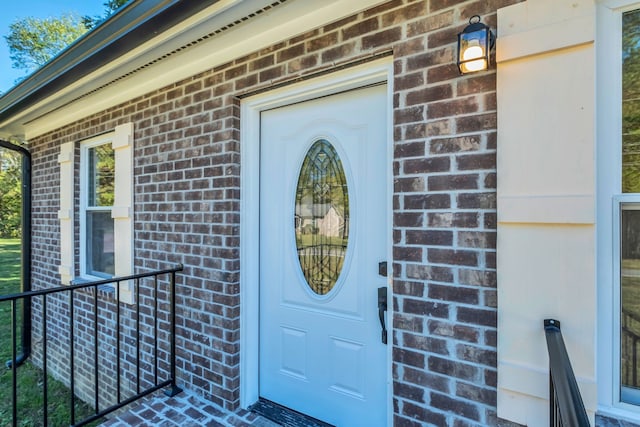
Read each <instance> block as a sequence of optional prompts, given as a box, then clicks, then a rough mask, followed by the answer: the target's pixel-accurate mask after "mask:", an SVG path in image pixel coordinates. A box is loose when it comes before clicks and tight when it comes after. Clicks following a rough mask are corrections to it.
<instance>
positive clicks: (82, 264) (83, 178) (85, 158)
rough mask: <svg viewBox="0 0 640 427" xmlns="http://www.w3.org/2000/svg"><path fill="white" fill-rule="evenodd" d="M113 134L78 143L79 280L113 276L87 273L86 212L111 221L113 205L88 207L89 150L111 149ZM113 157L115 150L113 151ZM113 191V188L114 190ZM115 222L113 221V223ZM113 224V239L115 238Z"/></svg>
mask: <svg viewBox="0 0 640 427" xmlns="http://www.w3.org/2000/svg"><path fill="white" fill-rule="evenodd" d="M113 139H114V133H113V132H111V133H109V134H105V135H101V136H99V137H95V138H91V139H88V140H84V141H82V142H81V143H80V177H79V184H80V197H79V223H80V234H79V239H80V240H79V259H78V262H79V272H80V278H81V279H85V280H101V279H105V278H110V277H114V275H108V274H105V275H96V274H91V273H90V272H87V256H88V250H87V234H88V231H87V212H109V213H110V216H111V219H112V220H113V208H114V205H111V206H108V207H97V208H94V207H89V206H88V202H89V177H88V173H89V150H90V149H91V148H95V147H99V146H101V145H106V144H110V145H111V148H112V149H113ZM114 155H115V150H114ZM116 169H117V165H116V166H115V167H114V187H115V174H116V173H117V171H116ZM114 191H115V188H114ZM114 204H115V202H114ZM114 222H115V221H114ZM115 232H116V231H115V223H114V238H115Z"/></svg>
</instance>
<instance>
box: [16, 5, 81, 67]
mask: <svg viewBox="0 0 640 427" xmlns="http://www.w3.org/2000/svg"><path fill="white" fill-rule="evenodd" d="M85 32H87V27H86V26H85V25H84V23H83V22H82V19H81V18H79V17H77V16H74V15H63V16H61V17H59V18H45V19H39V18H31V17H29V18H24V19H20V20H17V21H16V22H14V23H13V24H11V25H10V26H9V35H8V36H5V39H6V41H7V44H8V45H9V54H10V58H11V62H12V64H11V65H12V67H13V68H16V69H18V70H25V71H26V72H27V73H28V72H32V71H34V70H36V69H37V68H39V67H41V66H42V65H44V64H46V63H47V62H48V61H49V60H50V59H51V58H53V57H54V56H56V55H57V54H58V53H59V52H60V51H62V49H64V48H65V47H67V46H68V45H69V44H71V43H72V42H73V41H75V40H76V39H77V38H78V37H80V36H81V35H82V34H84V33H85Z"/></svg>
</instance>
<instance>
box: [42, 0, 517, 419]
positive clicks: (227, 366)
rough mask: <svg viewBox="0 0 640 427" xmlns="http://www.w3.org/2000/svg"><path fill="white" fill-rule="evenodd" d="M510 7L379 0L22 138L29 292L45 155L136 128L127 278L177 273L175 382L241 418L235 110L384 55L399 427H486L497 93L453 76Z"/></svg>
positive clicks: (45, 187)
mask: <svg viewBox="0 0 640 427" xmlns="http://www.w3.org/2000/svg"><path fill="white" fill-rule="evenodd" d="M516 1H517V0H496V1H484V0H480V1H453V0H430V1H411V0H394V1H390V2H387V3H384V4H383V5H381V6H379V7H376V8H374V9H372V10H368V11H365V12H362V13H359V14H358V15H355V16H351V17H348V18H346V19H342V20H340V21H338V22H335V23H332V24H329V25H326V26H324V27H322V28H317V29H312V30H310V31H309V32H307V33H305V34H302V35H300V36H298V37H296V38H294V39H291V40H289V41H286V42H282V43H279V44H277V45H274V46H271V47H270V48H268V49H264V50H262V51H259V52H255V53H253V54H250V55H248V56H246V57H243V58H239V59H237V60H235V61H233V62H231V63H228V64H224V65H222V66H219V67H217V68H215V69H213V70H211V71H209V72H206V73H203V74H200V75H197V76H194V77H193V78H191V79H187V80H184V81H181V82H178V83H176V84H174V85H171V86H169V87H166V88H163V89H161V90H158V91H155V92H153V93H150V94H148V95H147V96H144V97H140V98H138V99H135V100H132V101H130V102H128V103H127V104H124V105H120V106H117V107H114V108H112V109H109V110H107V111H104V112H102V113H100V114H97V115H95V116H92V117H88V118H86V119H85V120H82V121H80V122H77V123H74V124H71V125H69V126H68V127H65V128H63V129H60V130H58V131H56V132H53V133H50V134H48V135H45V136H42V137H40V138H38V139H36V140H34V141H31V144H32V151H33V155H34V169H35V170H36V174H38V173H39V174H41V176H40V177H38V176H36V179H35V183H34V188H35V191H34V194H35V195H36V196H35V197H36V199H37V197H39V196H38V195H40V194H41V195H43V197H47V198H48V199H50V200H49V201H48V202H42V203H35V204H34V270H35V273H36V274H35V275H34V280H35V281H36V282H37V283H38V286H53V285H54V284H55V283H54V282H55V281H54V280H52V277H53V278H55V277H56V276H57V271H56V269H57V265H56V264H55V262H51V261H52V260H55V259H58V255H57V254H56V250H57V243H56V242H57V240H56V239H57V234H56V233H57V232H58V229H57V221H56V216H55V213H56V212H57V210H53V209H56V208H55V206H56V197H57V194H58V189H57V187H56V182H55V176H56V173H57V164H56V163H55V158H54V157H55V155H56V154H57V153H56V151H55V147H57V146H58V145H59V144H60V143H63V142H67V141H81V140H82V139H85V138H88V137H91V136H93V135H96V134H99V133H101V132H105V131H109V130H111V129H113V128H114V127H115V126H116V125H117V124H121V123H125V122H129V121H131V122H133V123H134V128H135V160H134V162H135V170H134V175H135V182H134V185H135V225H134V226H135V259H136V260H135V262H136V270H137V271H146V270H150V269H158V268H164V267H166V266H167V265H171V264H174V263H178V262H181V263H183V264H184V265H185V271H184V274H182V279H181V280H182V281H181V286H180V287H179V291H178V297H177V303H178V314H179V320H178V341H177V345H178V348H179V351H178V376H179V383H180V384H183V385H186V387H188V388H190V389H191V390H194V391H196V392H197V393H199V394H201V395H203V396H205V397H206V398H209V399H211V400H213V401H214V402H216V403H218V404H220V405H223V406H225V407H226V408H228V409H236V408H237V407H238V406H239V383H240V380H239V374H240V373H239V350H240V348H239V345H240V341H239V334H240V294H239V291H240V286H241V284H240V283H239V270H240V264H239V238H238V236H239V209H240V154H239V153H240V147H239V141H240V135H239V128H240V109H239V106H240V101H239V99H240V97H241V96H243V95H245V94H249V93H253V92H255V91H258V90H265V89H268V88H269V87H271V86H273V85H277V84H282V83H286V82H288V81H291V80H294V79H299V78H304V77H306V76H312V75H314V74H317V73H320V72H327V71H330V70H331V69H333V68H336V67H341V66H347V65H348V64H351V63H357V62H362V61H366V60H368V59H370V58H373V57H376V56H382V55H391V56H392V58H393V63H394V70H395V77H394V81H393V82H392V83H393V85H394V90H395V93H394V105H393V109H394V114H393V117H394V118H393V120H394V129H393V130H394V140H395V141H394V144H395V152H394V164H393V166H394V175H395V176H394V216H393V218H394V219H393V227H394V229H393V239H394V242H393V254H394V255H393V256H394V260H393V276H394V285H393V292H394V294H393V304H394V309H395V316H394V319H393V328H394V329H393V346H394V347H393V376H394V378H393V380H394V386H393V390H394V396H393V408H394V412H395V415H394V420H395V421H394V423H395V425H397V426H418V425H424V423H425V422H428V423H433V424H436V425H456V426H467V425H470V426H471V425H476V426H479V425H495V424H496V423H497V420H496V414H495V413H496V381H497V372H496V335H497V333H496V306H497V297H496V276H495V262H496V256H495V244H496V243H495V242H496V236H495V228H496V214H495V212H496V211H495V203H496V202H495V186H496V173H495V149H496V94H495V84H496V82H495V73H494V72H493V71H489V72H485V73H480V74H477V75H470V76H460V75H459V74H458V71H457V68H456V65H455V42H456V34H457V33H458V32H459V31H461V30H462V28H464V26H465V25H466V24H467V21H468V18H469V17H470V16H472V15H474V14H480V15H482V19H483V22H486V23H488V24H489V25H491V27H492V28H495V27H496V25H495V24H496V14H495V11H496V9H498V8H500V7H503V6H506V5H508V4H511V3H515V2H516ZM59 354H60V355H61V356H60V360H63V357H62V355H63V354H64V350H63V349H60V350H59ZM62 366H64V364H63V365H62Z"/></svg>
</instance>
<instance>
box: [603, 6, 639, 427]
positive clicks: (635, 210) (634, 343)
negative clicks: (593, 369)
mask: <svg viewBox="0 0 640 427" xmlns="http://www.w3.org/2000/svg"><path fill="white" fill-rule="evenodd" d="M598 18H599V21H600V22H599V26H600V36H599V37H600V40H599V46H598V47H599V57H598V71H599V78H598V86H599V87H598V97H599V100H598V102H599V110H598V116H599V117H598V127H599V129H598V152H597V161H598V200H599V202H598V204H599V206H598V251H599V258H598V270H599V272H598V287H599V292H598V304H599V309H598V310H599V336H598V341H599V345H598V347H599V358H598V359H599V365H598V378H599V386H598V388H599V393H598V395H599V403H600V408H601V409H602V410H604V412H605V413H607V412H610V413H611V414H614V415H623V416H631V415H630V414H631V413H633V418H634V419H635V418H636V417H638V414H640V2H638V1H637V0H636V1H634V2H627V1H621V0H603V1H602V3H601V5H600V8H599V15H598Z"/></svg>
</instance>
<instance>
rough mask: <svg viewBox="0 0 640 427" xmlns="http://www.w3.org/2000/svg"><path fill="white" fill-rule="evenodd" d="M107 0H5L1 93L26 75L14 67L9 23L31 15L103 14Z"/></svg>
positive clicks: (0, 26) (0, 30)
mask: <svg viewBox="0 0 640 427" xmlns="http://www.w3.org/2000/svg"><path fill="white" fill-rule="evenodd" d="M104 2H105V0H3V1H2V13H0V92H7V91H8V90H9V89H11V88H12V87H13V86H14V84H15V82H16V79H18V78H20V77H22V76H24V71H23V70H16V69H13V68H11V59H10V58H9V48H8V47H7V42H6V40H5V36H7V35H8V34H9V25H11V23H13V22H15V21H16V20H18V19H22V18H26V17H29V16H32V17H35V18H48V17H54V16H60V15H63V14H65V13H75V14H78V15H79V16H84V15H90V16H95V15H103V14H104V9H105V8H104V5H103V3H104Z"/></svg>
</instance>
